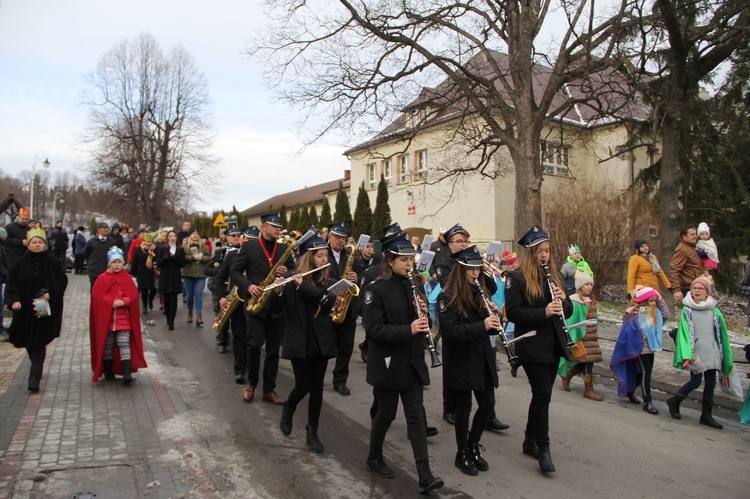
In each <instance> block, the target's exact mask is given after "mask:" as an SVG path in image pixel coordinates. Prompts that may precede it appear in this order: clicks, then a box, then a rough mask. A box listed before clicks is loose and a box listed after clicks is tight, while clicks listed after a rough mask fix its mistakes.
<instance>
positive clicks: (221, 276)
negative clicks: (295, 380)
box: [214, 227, 247, 384]
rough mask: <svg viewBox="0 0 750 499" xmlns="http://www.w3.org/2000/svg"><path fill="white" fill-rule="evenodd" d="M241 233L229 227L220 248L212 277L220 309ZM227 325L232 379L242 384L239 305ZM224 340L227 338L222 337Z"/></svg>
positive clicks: (243, 356)
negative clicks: (220, 254)
mask: <svg viewBox="0 0 750 499" xmlns="http://www.w3.org/2000/svg"><path fill="white" fill-rule="evenodd" d="M241 234H242V232H241V231H240V229H238V228H237V227H230V228H229V229H227V231H226V233H225V235H226V238H227V242H226V246H224V248H222V249H223V250H224V251H223V253H224V257H223V259H222V260H221V263H220V264H219V268H218V270H217V272H216V276H215V277H214V281H215V284H214V285H215V286H216V296H217V298H218V299H219V309H220V310H223V309H224V307H226V306H227V305H228V299H229V298H228V297H229V294H230V291H231V290H232V289H233V288H234V285H235V283H234V282H233V281H232V280H231V279H230V276H229V270H230V269H231V268H232V264H233V263H234V260H235V259H236V258H237V253H238V251H239V249H240V235H241ZM229 325H230V328H231V331H232V352H233V353H234V381H235V383H237V384H243V383H244V382H245V374H246V372H247V339H246V335H247V321H246V320H245V313H244V311H243V310H242V308H241V307H236V308H235V309H234V312H232V315H230V316H229ZM224 341H227V340H226V339H224ZM224 347H225V350H224V351H226V344H225V345H224ZM220 351H221V350H220Z"/></svg>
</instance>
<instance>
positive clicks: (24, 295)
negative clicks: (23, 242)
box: [5, 250, 68, 350]
mask: <svg viewBox="0 0 750 499" xmlns="http://www.w3.org/2000/svg"><path fill="white" fill-rule="evenodd" d="M67 286H68V278H67V276H66V275H65V271H64V270H63V268H62V266H61V265H60V260H58V259H57V258H55V257H54V256H53V255H52V253H51V252H49V251H47V250H45V251H41V252H39V253H34V252H32V251H27V252H26V253H24V254H23V255H21V256H20V257H18V259H17V260H16V262H15V263H14V264H13V267H11V269H10V273H9V275H8V282H7V284H6V285H5V304H6V305H7V306H8V308H11V306H12V305H13V304H14V303H15V302H20V303H21V310H13V322H11V324H10V329H9V330H8V332H9V333H10V342H11V343H13V345H14V346H15V347H16V348H22V347H25V348H28V349H30V350H37V349H40V348H42V347H44V346H45V345H47V344H48V343H49V342H51V341H52V340H54V339H55V338H57V337H58V336H60V329H61V327H62V317H63V297H64V295H65V288H67ZM43 290H46V292H47V293H49V306H50V309H51V311H52V312H51V314H50V315H48V316H46V317H37V316H36V312H34V304H33V300H34V298H37V297H38V296H39V295H40V294H41V293H42V291H43Z"/></svg>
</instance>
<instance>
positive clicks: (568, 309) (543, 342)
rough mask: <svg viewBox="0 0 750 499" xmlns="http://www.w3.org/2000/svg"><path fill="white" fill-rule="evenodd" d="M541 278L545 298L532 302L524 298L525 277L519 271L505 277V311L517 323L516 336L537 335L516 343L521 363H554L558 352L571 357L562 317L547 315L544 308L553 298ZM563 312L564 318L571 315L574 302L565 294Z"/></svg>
mask: <svg viewBox="0 0 750 499" xmlns="http://www.w3.org/2000/svg"><path fill="white" fill-rule="evenodd" d="M542 279H543V282H542V283H541V284H542V289H543V290H544V297H543V298H538V299H536V300H534V301H533V302H532V303H529V302H528V301H527V300H526V278H525V277H524V276H523V274H522V273H521V271H520V270H514V271H513V272H509V273H508V277H507V278H506V279H505V311H506V314H507V316H508V320H509V321H510V322H512V323H514V324H515V325H516V330H515V336H516V338H518V337H519V336H521V335H522V334H524V333H527V332H529V331H536V336H532V337H531V338H527V339H523V340H520V341H519V342H517V343H516V344H515V345H516V355H518V357H519V358H520V359H521V362H523V363H527V362H528V363H531V364H553V363H557V362H558V353H562V354H563V355H565V356H566V357H568V360H573V359H572V357H570V354H569V352H568V349H567V348H566V344H567V339H566V338H565V333H564V332H563V328H562V322H561V319H562V318H561V317H556V316H552V317H549V318H547V314H546V312H545V308H546V307H547V304H548V303H550V302H551V301H552V295H551V293H550V290H549V285H548V284H547V282H546V279H544V276H543V275H542ZM563 312H564V313H565V317H570V316H571V314H573V304H572V303H571V302H570V298H568V297H567V296H566V297H565V300H564V301H563ZM555 342H557V345H556V344H555ZM556 352H557V353H556Z"/></svg>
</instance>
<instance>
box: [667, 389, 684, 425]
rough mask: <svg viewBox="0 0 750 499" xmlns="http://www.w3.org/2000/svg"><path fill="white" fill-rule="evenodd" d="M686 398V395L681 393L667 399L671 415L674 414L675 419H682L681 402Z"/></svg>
mask: <svg viewBox="0 0 750 499" xmlns="http://www.w3.org/2000/svg"><path fill="white" fill-rule="evenodd" d="M683 400H685V396H684V395H680V394H679V393H677V394H675V396H674V397H671V398H668V399H667V406H668V407H669V415H670V416H672V417H673V418H674V419H682V414H680V404H681V403H682V401H683Z"/></svg>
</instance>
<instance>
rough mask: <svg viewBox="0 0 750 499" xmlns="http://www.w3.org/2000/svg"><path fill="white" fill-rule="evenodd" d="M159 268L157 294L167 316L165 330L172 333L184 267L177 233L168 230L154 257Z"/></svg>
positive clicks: (183, 258)
mask: <svg viewBox="0 0 750 499" xmlns="http://www.w3.org/2000/svg"><path fill="white" fill-rule="evenodd" d="M156 265H157V267H158V268H159V293H161V295H162V296H163V297H164V312H165V313H166V315H167V328H168V329H169V330H170V331H174V318H175V315H177V295H179V294H180V293H182V274H181V273H180V269H181V268H182V267H184V266H185V250H184V249H183V248H182V246H179V245H178V244H177V233H176V232H175V231H173V230H170V231H169V233H167V241H166V242H165V243H164V245H163V246H162V247H161V248H159V252H158V253H157V255H156Z"/></svg>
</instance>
